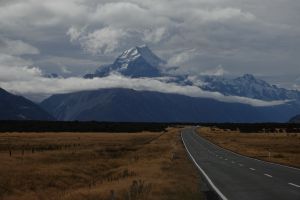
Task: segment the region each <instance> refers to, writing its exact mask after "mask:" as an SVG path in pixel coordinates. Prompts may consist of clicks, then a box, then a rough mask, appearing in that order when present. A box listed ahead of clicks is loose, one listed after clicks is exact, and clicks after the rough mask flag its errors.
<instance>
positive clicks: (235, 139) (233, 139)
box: [197, 127, 300, 168]
mask: <svg viewBox="0 0 300 200" xmlns="http://www.w3.org/2000/svg"><path fill="white" fill-rule="evenodd" d="M197 131H198V133H199V134H200V135H201V136H203V137H204V138H206V139H208V140H209V141H211V142H213V143H215V144H217V145H219V146H221V147H223V148H225V149H229V150H231V151H234V152H237V153H239V154H242V155H246V156H249V157H253V158H257V159H261V160H265V161H270V162H274V163H279V164H284V165H289V166H293V167H298V168H300V133H286V132H284V131H283V130H280V131H276V130H275V131H274V132H270V133H241V132H240V131H239V130H236V131H233V130H229V129H221V128H216V127H200V128H198V129H197Z"/></svg>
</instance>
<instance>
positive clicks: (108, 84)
mask: <svg viewBox="0 0 300 200" xmlns="http://www.w3.org/2000/svg"><path fill="white" fill-rule="evenodd" d="M0 87H3V88H4V89H7V90H9V91H13V92H14V93H19V94H27V95H35V94H42V95H51V94H62V93H70V92H78V91H86V90H96V89H104V88H130V89H134V90H138V91H157V92H162V93H174V94H181V95H186V96H191V97H201V98H211V99H215V100H218V101H222V102H235V103H243V104H249V105H252V106H275V105H280V104H283V103H286V101H269V102H267V101H262V100H257V99H251V98H245V97H237V96H224V95H222V94H220V93H218V92H208V91H203V90H201V89H200V88H199V87H197V86H181V85H177V84H175V83H167V82H165V81H164V79H155V78H128V77H124V76H121V75H116V74H113V75H110V76H108V77H104V78H94V79H84V78H80V77H71V78H65V79H64V78H53V79H49V78H44V77H41V76H36V77H35V78H33V79H32V80H26V81H14V82H0Z"/></svg>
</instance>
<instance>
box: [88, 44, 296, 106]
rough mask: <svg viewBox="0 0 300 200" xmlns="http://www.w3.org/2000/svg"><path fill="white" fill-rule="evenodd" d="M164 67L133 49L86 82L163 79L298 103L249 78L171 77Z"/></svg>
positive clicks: (281, 91) (292, 92)
mask: <svg viewBox="0 0 300 200" xmlns="http://www.w3.org/2000/svg"><path fill="white" fill-rule="evenodd" d="M165 64H166V62H165V61H163V60H162V59H161V58H159V57H158V56H157V55H155V54H154V53H153V52H152V51H151V50H150V49H149V48H148V47H147V46H146V45H143V46H137V47H133V48H131V49H128V50H126V51H124V52H123V53H122V54H121V55H120V56H119V57H117V59H116V60H115V61H114V63H113V64H109V65H104V66H101V67H99V68H98V69H97V70H96V72H95V73H93V74H87V75H85V78H94V77H105V76H108V75H109V74H111V73H118V74H121V75H123V76H128V77H131V78H139V77H165V78H166V79H165V81H166V82H169V83H170V82H171V83H175V84H179V85H192V86H197V87H200V88H201V89H203V90H206V91H212V92H219V93H222V94H224V95H227V96H241V97H249V98H253V99H260V100H265V101H274V100H295V99H296V100H300V92H299V91H295V90H287V89H284V88H279V87H277V86H275V85H271V84H269V83H267V82H266V81H264V80H260V79H257V78H256V77H254V76H253V75H251V74H245V75H243V76H241V77H237V78H227V77H224V76H205V75H199V76H197V75H196V76H193V78H191V77H192V76H189V75H174V74H169V73H168V71H166V69H167V68H166V67H162V66H164V65H165Z"/></svg>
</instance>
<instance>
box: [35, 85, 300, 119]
mask: <svg viewBox="0 0 300 200" xmlns="http://www.w3.org/2000/svg"><path fill="white" fill-rule="evenodd" d="M41 106H42V107H43V108H44V109H45V110H47V111H48V112H49V113H51V114H52V115H53V116H55V117H56V118H57V119H58V120H67V121H68V120H79V121H89V120H96V121H112V122H285V121H287V120H288V119H289V116H291V115H294V114H296V112H297V109H295V106H294V105H288V104H284V105H281V106H271V107H253V106H250V105H246V104H240V103H225V102H220V101H216V100H213V99H206V98H194V97H188V96H184V95H178V94H166V93H160V92H149V91H135V90H131V89H101V90H95V91H84V92H76V93H70V94H58V95H53V96H51V97H49V98H48V99H46V100H44V101H43V102H42V103H41ZM298 110H299V108H298Z"/></svg>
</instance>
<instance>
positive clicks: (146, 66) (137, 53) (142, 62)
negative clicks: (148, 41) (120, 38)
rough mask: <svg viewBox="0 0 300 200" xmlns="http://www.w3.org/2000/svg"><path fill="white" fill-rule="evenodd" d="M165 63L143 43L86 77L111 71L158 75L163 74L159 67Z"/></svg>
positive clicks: (127, 73) (145, 75) (131, 74)
mask: <svg viewBox="0 0 300 200" xmlns="http://www.w3.org/2000/svg"><path fill="white" fill-rule="evenodd" d="M165 63H166V62H165V61H163V60H162V59H160V58H159V57H158V56H157V55H155V54H154V53H153V52H152V51H151V50H150V49H149V47H148V46H147V45H141V46H136V47H133V48H130V49H127V50H125V51H124V52H123V53H122V54H121V55H120V56H119V57H117V59H116V60H115V62H114V63H112V64H109V65H103V66H101V67H99V68H98V69H97V70H96V72H95V73H94V74H87V75H85V78H93V77H104V76H108V75H109V74H111V73H119V74H122V75H124V76H129V77H134V78H137V77H158V76H161V70H160V69H159V67H160V66H161V65H163V64H165Z"/></svg>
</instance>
